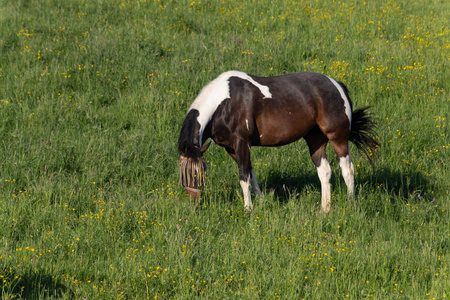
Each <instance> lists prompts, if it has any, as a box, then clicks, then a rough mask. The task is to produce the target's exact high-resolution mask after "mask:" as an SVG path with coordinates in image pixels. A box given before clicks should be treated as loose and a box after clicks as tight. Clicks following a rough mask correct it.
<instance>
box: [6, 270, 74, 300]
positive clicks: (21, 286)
mask: <svg viewBox="0 0 450 300" xmlns="http://www.w3.org/2000/svg"><path fill="white" fill-rule="evenodd" d="M0 275H1V276H2V277H1V282H0V291H1V295H2V299H6V298H9V299H11V298H14V299H15V298H20V299H43V298H47V297H48V298H52V299H59V298H70V299H72V298H74V296H75V295H74V294H73V292H72V291H71V290H70V289H69V288H68V287H66V286H65V285H64V284H63V283H62V282H61V281H60V280H58V279H56V278H55V277H54V276H52V275H49V274H45V273H43V272H42V271H33V270H29V271H28V272H26V273H25V274H18V273H15V272H14V271H11V269H9V270H8V268H7V267H3V268H2V269H0Z"/></svg>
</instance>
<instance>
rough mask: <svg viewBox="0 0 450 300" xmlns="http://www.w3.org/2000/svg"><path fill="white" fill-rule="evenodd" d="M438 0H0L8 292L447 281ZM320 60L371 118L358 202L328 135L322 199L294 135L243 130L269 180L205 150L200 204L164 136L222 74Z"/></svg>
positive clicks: (321, 288)
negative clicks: (369, 151)
mask: <svg viewBox="0 0 450 300" xmlns="http://www.w3.org/2000/svg"><path fill="white" fill-rule="evenodd" d="M449 10H450V5H449V4H448V1H441V0H432V1H413V2H411V1H394V2H393V1H385V0H376V1H370V2H369V1H367V2H361V1H322V0H317V1H298V2H293V1H282V2H276V1H242V2H238V1H234V0H229V1H225V0H215V1H162V0H161V1H159V0H147V1H145V0H140V1H138V0H134V1H132V0H129V1H126V0H122V1H119V0H111V1H105V0H95V1H82V0H76V1H56V0H45V1H36V0H19V1H7V0H0V33H1V34H0V53H1V55H0V224H1V226H0V290H1V294H2V298H3V299H18V298H23V299H47V298H49V299H121V298H122V299H146V298H149V299H157V298H163V299H192V298H201V299H213V298H218V299H224V298H225V299H228V298H233V299H242V298H249V299H255V298H263V299H272V298H283V299H302V298H305V299H346V298H350V299H362V298H375V299H443V298H444V299H447V298H449V295H450V284H449V282H450V278H449V277H450V276H449V267H450V257H449V249H450V244H449V238H450V227H449V223H448V220H449V211H450V201H449V200H450V196H449V174H450V170H449V163H448V162H449V158H450V152H449V146H450V143H449V132H448V128H449V122H448V120H449V116H450V109H449V108H450V105H449V104H450V102H449V99H450V98H449V90H450V60H449V57H450V44H449V40H450V24H449V19H448V11H449ZM231 69H237V70H241V71H244V72H247V73H250V74H254V75H259V76H271V75H280V74H286V73H292V72H297V71H316V72H320V73H324V74H326V75H329V76H332V77H334V78H336V79H337V80H341V81H343V82H344V83H345V84H346V85H347V86H348V87H349V90H350V95H351V97H352V100H353V103H354V106H355V107H362V106H366V105H370V106H372V112H373V116H374V118H375V119H376V120H377V121H378V124H379V126H378V128H377V132H378V140H379V142H380V144H381V147H380V149H379V151H377V153H376V154H375V155H376V160H375V168H374V169H372V168H371V167H370V165H369V164H368V162H367V161H366V159H365V158H364V156H363V155H362V154H361V153H358V152H357V151H356V149H355V148H352V157H353V162H354V164H355V168H356V173H357V174H356V189H357V190H356V201H357V207H356V208H354V207H353V205H352V203H351V201H349V200H348V199H347V197H346V188H345V184H344V182H343V180H342V177H341V176H340V172H339V168H338V164H337V162H336V159H335V157H334V154H333V150H332V149H331V147H329V149H328V151H329V157H330V161H331V164H332V168H333V174H334V177H333V182H332V207H331V208H332V210H331V212H330V213H329V214H327V215H324V214H322V213H320V204H319V202H320V183H319V180H318V178H317V175H316V170H315V168H314V166H313V164H312V163H311V161H310V159H309V155H308V151H307V149H306V148H307V147H306V145H305V143H304V142H303V141H300V142H299V143H294V144H291V145H288V146H285V147H281V148H255V149H254V150H253V151H252V159H253V164H254V169H255V172H256V175H257V177H258V180H259V183H260V186H261V187H262V189H263V190H264V197H263V198H262V199H261V201H259V200H258V199H257V198H256V197H254V204H255V205H254V206H255V208H254V211H253V212H252V213H246V212H245V211H244V210H243V199H242V191H241V189H240V186H239V183H238V172H237V167H236V165H235V163H234V162H233V161H232V159H231V158H230V157H228V156H227V155H226V153H225V151H224V150H223V149H222V148H220V147H218V146H212V147H210V149H209V150H208V151H207V153H206V154H205V156H206V160H207V166H208V185H207V186H206V187H205V192H204V197H203V202H202V203H201V204H200V205H195V204H194V203H191V202H190V201H189V198H188V197H187V196H186V195H185V192H184V191H183V189H182V188H181V187H180V186H179V185H178V158H177V150H176V142H177V139H178V133H179V130H180V127H181V123H182V121H183V118H184V116H185V113H186V111H187V109H188V107H189V105H190V103H191V102H192V101H193V99H195V97H196V95H197V93H198V92H199V90H200V89H201V88H202V87H203V86H204V85H206V84H207V83H208V82H209V81H211V80H212V79H214V78H215V77H216V76H217V75H219V74H220V73H221V72H223V71H226V70H231Z"/></svg>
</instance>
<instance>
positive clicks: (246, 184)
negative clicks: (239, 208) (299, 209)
mask: <svg viewBox="0 0 450 300" xmlns="http://www.w3.org/2000/svg"><path fill="white" fill-rule="evenodd" d="M239 183H240V184H241V188H242V192H243V193H244V208H245V209H247V210H251V209H253V204H252V197H251V195H250V176H249V178H247V180H246V181H244V180H240V181H239Z"/></svg>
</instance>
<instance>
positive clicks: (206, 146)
mask: <svg viewBox="0 0 450 300" xmlns="http://www.w3.org/2000/svg"><path fill="white" fill-rule="evenodd" d="M210 145H211V142H209V143H208V144H204V145H203V146H202V147H201V148H200V152H201V153H202V154H203V153H204V152H205V151H206V150H208V148H209V146H210Z"/></svg>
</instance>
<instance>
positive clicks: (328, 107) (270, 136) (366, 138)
mask: <svg viewBox="0 0 450 300" xmlns="http://www.w3.org/2000/svg"><path fill="white" fill-rule="evenodd" d="M374 126H375V124H374V122H373V121H372V120H371V118H370V116H369V114H368V113H367V107H365V108H361V109H358V110H355V111H353V110H352V102H351V101H350V97H349V95H348V90H347V88H346V86H345V85H344V84H343V83H341V82H337V81H336V80H334V79H332V78H330V77H327V76H325V75H322V74H318V73H312V72H300V73H294V74H287V75H282V76H275V77H257V76H253V75H249V74H246V73H243V72H239V71H229V72H225V73H223V74H221V75H220V76H219V77H217V78H216V79H214V80H213V81H211V82H210V83H209V84H208V85H206V86H205V87H204V88H203V89H202V90H201V92H200V94H199V95H198V96H197V98H196V99H195V101H194V102H193V103H192V105H191V107H190V108H189V110H188V113H187V115H186V118H185V120H184V122H183V125H182V128H181V132H180V137H179V139H178V151H179V155H180V183H181V184H182V185H183V186H184V187H185V189H186V191H187V192H188V193H189V194H191V196H193V197H194V198H195V197H198V196H199V195H200V192H201V187H202V185H203V184H204V177H205V171H206V165H205V162H204V160H203V153H204V152H205V151H206V150H207V148H208V146H209V145H210V143H208V144H204V142H205V141H206V140H207V139H208V138H211V139H212V140H214V142H215V143H216V144H218V145H220V146H222V147H224V148H225V150H226V151H227V152H228V154H229V155H230V156H231V157H232V158H233V159H234V160H235V161H236V163H237V165H238V167H239V180H240V185H241V187H242V190H243V193H244V201H245V204H244V207H245V208H246V209H252V208H253V205H252V200H251V196H250V184H252V186H253V188H254V189H255V191H256V193H257V194H258V195H261V189H260V188H259V186H258V183H257V181H256V177H255V172H254V171H253V169H252V164H251V162H250V149H251V147H252V146H282V145H286V144H289V143H292V142H294V141H297V140H299V139H300V138H302V137H303V138H304V139H305V141H306V143H307V144H308V147H309V152H310V155H311V159H312V161H313V163H314V165H315V166H316V168H317V172H318V175H319V179H320V183H321V188H322V208H323V210H324V211H325V212H328V211H329V210H330V205H331V203H330V202H331V187H330V178H331V168H330V164H329V163H328V160H327V155H326V151H325V148H326V145H327V143H328V141H330V142H331V144H332V145H333V148H334V150H335V152H336V154H337V157H338V160H339V165H340V167H341V170H342V176H343V177H344V181H345V183H346V185H347V188H348V194H349V195H350V196H352V195H353V192H354V169H353V164H352V161H351V159H350V153H349V141H350V142H352V143H354V144H355V145H356V146H357V147H358V148H359V149H360V150H362V151H363V152H364V153H365V154H366V155H367V157H368V158H369V160H370V157H369V155H370V152H371V151H372V150H373V148H376V147H377V146H378V143H377V141H375V139H374V138H373V137H371V135H372V136H373V135H374V134H375V132H374V130H373V129H374Z"/></svg>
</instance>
